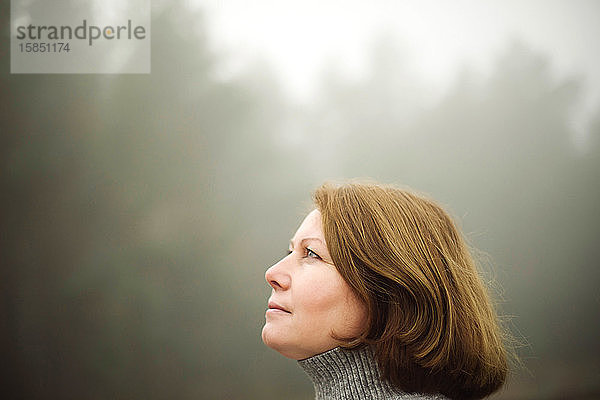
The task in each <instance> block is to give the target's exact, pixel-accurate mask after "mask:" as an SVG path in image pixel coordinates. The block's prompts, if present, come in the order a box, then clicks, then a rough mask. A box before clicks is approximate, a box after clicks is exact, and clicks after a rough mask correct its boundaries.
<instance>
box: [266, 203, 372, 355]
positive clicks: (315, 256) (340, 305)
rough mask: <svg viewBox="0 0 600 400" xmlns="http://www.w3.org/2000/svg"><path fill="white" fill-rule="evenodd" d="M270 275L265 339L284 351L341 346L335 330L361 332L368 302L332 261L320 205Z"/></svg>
mask: <svg viewBox="0 0 600 400" xmlns="http://www.w3.org/2000/svg"><path fill="white" fill-rule="evenodd" d="M265 278H266V280H267V282H268V283H269V285H270V286H271V287H272V288H273V290H272V293H271V297H270V298H269V303H268V309H267V312H266V314H265V319H266V323H265V326H264V327H263V330H262V339H263V342H265V344H266V345H267V346H269V347H271V348H273V349H275V350H277V351H278V352H280V353H281V354H283V355H284V356H286V357H289V358H293V359H296V360H302V359H305V358H308V357H311V356H313V355H316V354H319V353H322V352H324V351H327V350H329V349H332V348H334V347H336V346H338V345H339V344H340V342H339V341H338V340H336V339H334V338H333V337H332V334H333V333H334V334H335V335H337V336H338V337H352V336H356V335H358V334H360V333H361V331H362V329H363V327H364V325H365V320H366V311H365V307H364V306H363V304H362V303H361V302H360V301H359V300H358V298H357V297H356V296H355V295H354V293H353V292H352V291H351V290H350V287H349V286H348V284H347V283H346V282H345V281H344V279H343V278H342V276H341V275H340V274H339V272H338V271H337V269H336V268H335V266H334V265H333V263H332V260H331V256H330V255H329V252H328V251H327V244H326V243H325V238H324V236H323V229H322V226H321V213H320V212H319V211H318V210H314V211H312V212H311V213H310V214H308V216H307V217H306V218H305V219H304V221H303V222H302V224H301V225H300V228H298V231H296V234H295V235H294V238H293V239H292V240H291V241H290V253H289V254H288V255H287V256H286V257H284V258H283V259H281V260H280V261H279V262H278V263H277V264H275V265H273V266H272V267H271V268H269V269H268V270H267V272H266V274H265Z"/></svg>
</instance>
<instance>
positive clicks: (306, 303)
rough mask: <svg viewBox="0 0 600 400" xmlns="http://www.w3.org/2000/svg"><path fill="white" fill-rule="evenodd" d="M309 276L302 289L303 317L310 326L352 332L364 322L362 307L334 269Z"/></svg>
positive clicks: (349, 333) (339, 331)
mask: <svg viewBox="0 0 600 400" xmlns="http://www.w3.org/2000/svg"><path fill="white" fill-rule="evenodd" d="M320 278H321V279H318V280H311V281H309V282H310V284H307V285H306V286H305V287H304V290H303V291H302V292H303V293H302V294H303V295H302V300H303V301H302V302H301V303H299V304H301V306H302V309H301V310H300V311H302V313H301V314H300V313H299V315H301V316H302V319H303V320H304V321H305V322H306V324H307V325H309V326H310V327H313V328H316V327H320V328H321V329H323V328H325V330H327V331H330V330H334V331H335V332H336V333H337V334H340V335H355V334H357V333H358V332H359V331H360V329H361V327H362V326H363V325H364V320H365V314H366V312H365V311H364V307H363V306H362V304H361V303H360V302H359V301H358V299H357V298H356V296H355V295H354V294H353V293H352V291H351V290H350V288H349V287H348V285H347V284H346V282H344V280H343V279H342V277H341V276H340V275H339V274H338V273H337V272H336V273H335V274H329V275H328V276H322V277H320Z"/></svg>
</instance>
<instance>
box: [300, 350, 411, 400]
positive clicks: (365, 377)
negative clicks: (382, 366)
mask: <svg viewBox="0 0 600 400" xmlns="http://www.w3.org/2000/svg"><path fill="white" fill-rule="evenodd" d="M298 363H299V364H300V366H301V367H302V369H304V371H305V372H306V373H307V374H308V376H309V377H310V379H311V380H312V381H313V384H314V386H315V393H316V398H317V399H359V398H360V399H389V398H397V397H398V396H399V395H401V392H399V391H397V390H395V389H394V388H393V387H392V386H391V385H390V384H389V383H387V382H385V381H383V380H382V379H381V376H380V374H379V369H378V368H377V364H376V362H375V357H374V354H373V352H372V351H371V349H370V348H369V347H362V348H359V349H353V350H345V349H342V348H340V347H337V348H335V349H332V350H329V351H326V352H325V353H321V354H318V355H316V356H313V357H310V358H307V359H305V360H301V361H299V362H298Z"/></svg>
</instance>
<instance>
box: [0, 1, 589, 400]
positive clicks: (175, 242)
mask: <svg viewBox="0 0 600 400" xmlns="http://www.w3.org/2000/svg"><path fill="white" fill-rule="evenodd" d="M165 4H167V3H165ZM0 15H1V16H2V18H1V20H0V28H1V29H0V32H2V33H1V34H2V40H1V41H0V58H1V60H2V62H1V65H0V68H1V73H0V140H1V144H0V152H1V157H0V160H1V165H0V182H1V189H0V193H1V195H0V210H1V211H0V212H1V217H0V221H1V230H0V234H1V241H0V257H1V259H0V260H1V263H2V268H1V271H2V272H1V275H0V285H1V287H0V288H1V296H2V301H1V303H0V307H1V308H0V311H1V313H2V315H3V318H2V335H3V337H2V341H1V346H2V350H1V354H2V355H3V362H2V365H3V367H4V371H3V374H2V376H3V378H4V380H5V382H4V384H3V390H2V392H4V393H6V394H12V396H9V397H5V398H15V399H20V398H23V399H114V398H118V399H165V398H173V399H258V398H260V399H280V398H289V399H296V398H297V399H310V398H312V396H313V394H312V386H311V384H310V382H309V380H308V378H307V377H305V376H304V375H303V372H302V371H301V370H300V369H299V368H298V367H297V366H296V364H295V363H294V362H293V361H290V360H287V359H284V358H283V357H281V356H280V355H279V354H277V353H275V352H274V351H272V350H269V349H267V348H266V347H264V345H263V344H262V342H261V340H260V330H261V328H262V325H263V322H264V310H265V303H266V299H267V298H268V296H269V292H270V291H269V287H268V286H267V285H266V283H265V282H264V271H265V269H266V268H267V267H268V266H270V265H272V263H274V262H276V261H277V260H278V259H279V258H280V256H281V255H282V254H283V252H284V251H285V250H286V249H287V242H288V240H289V237H290V236H291V235H292V234H293V232H294V231H295V229H296V228H297V225H298V224H299V222H300V221H301V220H302V218H303V216H304V213H305V212H307V211H308V210H309V209H310V193H311V191H312V190H313V189H314V188H315V187H316V186H317V185H318V184H319V183H321V182H322V181H323V180H326V179H335V180H340V179H345V178H351V177H371V178H373V179H376V180H379V181H384V182H395V183H399V184H405V185H409V186H411V187H414V188H415V189H418V190H420V191H424V192H427V193H429V194H430V195H431V196H433V197H434V198H436V199H438V200H440V201H441V202H442V203H443V204H445V205H446V207H447V208H448V210H449V211H450V212H451V213H452V214H453V215H455V216H456V218H457V220H458V221H459V224H460V226H462V228H463V229H464V231H465V233H466V235H467V237H468V239H469V240H470V242H471V243H472V244H473V245H474V246H475V247H477V248H478V249H480V250H482V251H483V252H484V253H485V254H487V256H486V257H484V262H483V269H484V271H483V273H484V275H485V276H486V279H488V280H490V281H491V282H492V284H493V286H494V287H495V288H496V289H497V291H498V293H497V297H498V299H499V308H500V309H501V312H502V314H503V315H506V316H509V327H510V328H511V330H512V331H513V332H514V333H515V335H516V336H517V338H521V340H522V341H523V342H525V343H526V344H525V345H524V346H522V347H520V348H519V354H520V355H521V358H522V361H523V363H524V367H523V368H520V369H516V370H515V371H514V374H513V376H512V377H511V380H510V382H509V384H508V386H507V387H506V389H505V390H504V391H502V392H501V393H500V394H498V395H496V396H494V398H497V399H559V398H561V399H562V398H571V399H584V398H585V399H592V398H600V362H599V361H600V346H599V345H598V337H600V324H598V323H597V322H598V317H599V316H600V313H599V311H600V294H599V291H598V289H597V286H598V283H600V282H599V281H600V279H599V277H600V261H599V260H600V247H599V246H598V239H599V238H600V213H599V212H598V204H600V185H599V182H600V110H599V112H598V113H597V117H596V119H595V122H594V124H593V125H592V127H591V130H590V132H589V136H588V141H587V144H586V146H585V149H584V150H583V151H581V150H578V149H576V147H575V146H574V144H573V141H572V136H573V135H572V132H571V130H570V125H569V122H568V121H569V118H568V116H569V110H571V109H572V107H575V106H576V105H577V100H578V96H579V93H580V91H581V88H582V86H581V85H582V83H581V82H580V81H579V80H577V79H575V78H574V79H572V80H559V79H557V78H556V77H555V76H553V75H552V73H551V68H550V66H551V65H550V60H549V58H548V57H547V56H546V55H545V54H540V53H538V52H536V50H535V49H533V48H531V47H529V46H528V45H527V44H526V43H522V42H520V41H519V40H514V41H513V42H510V43H507V44H506V46H505V48H504V50H503V51H502V52H501V53H500V54H498V55H497V58H496V59H495V61H494V69H493V73H492V74H491V75H489V76H485V77H482V76H480V75H479V74H477V73H476V72H475V71H472V70H469V68H468V67H465V68H464V70H463V71H462V72H461V73H460V74H459V76H456V78H455V80H454V83H453V85H452V87H451V89H450V90H449V91H448V92H447V93H446V95H445V96H444V98H443V99H442V100H441V101H439V102H437V103H435V104H433V105H428V106H426V105H424V103H423V102H422V90H424V89H423V87H424V86H421V85H420V82H419V78H418V77H415V76H411V75H410V73H409V72H408V70H407V68H406V65H405V55H404V54H403V53H402V50H401V49H400V48H399V47H398V46H397V45H396V43H395V42H394V40H393V39H391V38H389V37H386V36H385V35H382V36H381V37H380V39H379V40H377V41H376V42H375V44H374V46H373V48H372V50H371V54H370V56H369V60H370V62H371V64H370V69H369V71H370V73H369V75H368V77H367V78H365V79H363V80H360V81H347V80H344V79H342V78H341V77H340V76H341V75H340V74H338V73H337V72H336V66H335V65H332V66H330V68H329V69H328V70H327V72H326V73H324V74H323V76H322V80H321V85H320V92H319V96H318V101H317V102H315V103H313V104H310V105H299V104H297V103H295V102H293V101H290V100H289V99H288V98H287V97H286V96H285V95H284V91H283V90H282V85H281V82H278V81H277V79H276V78H275V74H274V73H273V72H272V70H271V69H270V67H269V65H267V64H266V63H257V64H256V65H255V66H254V67H252V68H249V69H248V70H246V71H245V72H244V73H243V74H240V75H239V76H237V77H236V78H234V79H229V80H222V79H217V75H218V74H217V73H216V71H218V68H219V61H220V60H219V57H221V56H220V55H219V54H218V53H216V52H215V51H211V50H210V47H209V46H208V44H207V37H206V32H205V30H203V29H202V26H204V24H205V20H204V18H205V17H204V15H203V14H202V13H201V12H190V11H189V10H187V9H186V8H185V7H184V2H183V1H174V2H171V3H169V5H165V6H163V8H161V9H157V10H153V21H152V73H151V74H150V75H60V74H57V75H18V74H13V75H11V74H10V73H9V70H10V62H9V60H10V56H9V43H10V40H9V22H10V21H9V17H8V16H9V15H10V12H9V2H8V1H5V2H2V3H1V5H0ZM282 393H284V394H285V395H284V396H283V395H282Z"/></svg>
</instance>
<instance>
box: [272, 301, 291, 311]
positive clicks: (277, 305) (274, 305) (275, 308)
mask: <svg viewBox="0 0 600 400" xmlns="http://www.w3.org/2000/svg"><path fill="white" fill-rule="evenodd" d="M269 310H280V311H283V312H286V313H288V314H291V312H289V311H288V310H287V309H286V308H284V307H283V306H281V305H279V304H277V303H276V302H274V301H273V300H269Z"/></svg>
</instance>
